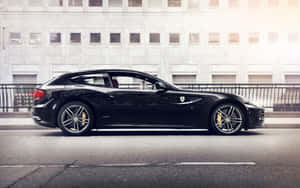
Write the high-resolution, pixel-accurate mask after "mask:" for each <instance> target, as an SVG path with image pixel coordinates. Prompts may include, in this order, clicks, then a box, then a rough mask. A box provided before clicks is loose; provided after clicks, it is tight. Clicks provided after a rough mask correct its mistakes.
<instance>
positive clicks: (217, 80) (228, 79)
mask: <svg viewBox="0 0 300 188" xmlns="http://www.w3.org/2000/svg"><path fill="white" fill-rule="evenodd" d="M212 83H214V84H226V83H227V84H233V83H236V75H226V74H225V75H220V74H216V75H212Z"/></svg>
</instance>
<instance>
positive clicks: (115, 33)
mask: <svg viewBox="0 0 300 188" xmlns="http://www.w3.org/2000/svg"><path fill="white" fill-rule="evenodd" d="M112 35H119V42H112ZM109 43H110V44H121V43H122V33H121V32H113V33H109Z"/></svg>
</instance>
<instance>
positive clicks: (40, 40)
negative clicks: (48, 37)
mask: <svg viewBox="0 0 300 188" xmlns="http://www.w3.org/2000/svg"><path fill="white" fill-rule="evenodd" d="M34 34H35V35H39V38H38V42H32V40H35V39H32V35H34ZM28 43H29V44H30V45H40V44H41V43H42V33H41V32H30V33H29V42H28Z"/></svg>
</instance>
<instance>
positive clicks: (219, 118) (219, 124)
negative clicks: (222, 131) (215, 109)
mask: <svg viewBox="0 0 300 188" xmlns="http://www.w3.org/2000/svg"><path fill="white" fill-rule="evenodd" d="M217 124H218V126H219V127H221V128H222V115H221V113H218V115H217Z"/></svg>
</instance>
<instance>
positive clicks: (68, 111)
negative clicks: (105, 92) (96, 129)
mask: <svg viewBox="0 0 300 188" xmlns="http://www.w3.org/2000/svg"><path fill="white" fill-rule="evenodd" d="M57 123H58V125H59V127H60V128H61V130H62V131H63V133H64V134H65V135H70V136H81V135H86V134H88V133H89V132H90V130H91V128H92V126H93V123H94V116H93V113H92V110H91V109H90V107H89V106H87V105H86V104H84V103H82V102H70V103H67V104H65V105H64V106H63V107H61V109H60V110H59V113H58V116H57Z"/></svg>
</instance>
